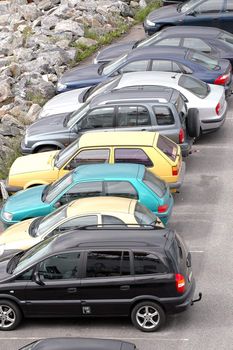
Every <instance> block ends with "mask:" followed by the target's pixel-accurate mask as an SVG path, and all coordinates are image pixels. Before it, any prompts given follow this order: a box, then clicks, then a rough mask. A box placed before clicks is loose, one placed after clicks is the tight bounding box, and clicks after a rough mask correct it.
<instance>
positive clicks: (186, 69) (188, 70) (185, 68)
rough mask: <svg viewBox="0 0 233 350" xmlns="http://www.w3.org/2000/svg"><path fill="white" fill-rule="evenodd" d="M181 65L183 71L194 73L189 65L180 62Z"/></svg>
mask: <svg viewBox="0 0 233 350" xmlns="http://www.w3.org/2000/svg"><path fill="white" fill-rule="evenodd" d="M179 66H180V69H181V72H182V73H185V74H192V72H193V71H192V70H191V69H190V68H189V67H187V66H185V65H184V64H181V63H179Z"/></svg>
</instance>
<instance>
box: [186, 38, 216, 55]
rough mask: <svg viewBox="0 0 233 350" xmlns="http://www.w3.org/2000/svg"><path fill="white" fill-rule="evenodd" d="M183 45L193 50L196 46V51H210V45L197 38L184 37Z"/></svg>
mask: <svg viewBox="0 0 233 350" xmlns="http://www.w3.org/2000/svg"><path fill="white" fill-rule="evenodd" d="M183 46H184V47H186V48H188V49H194V50H196V49H197V48H198V51H202V52H205V53H210V52H211V51H212V50H211V47H210V46H209V45H207V44H206V43H205V42H204V41H203V40H201V39H199V38H184V42H183Z"/></svg>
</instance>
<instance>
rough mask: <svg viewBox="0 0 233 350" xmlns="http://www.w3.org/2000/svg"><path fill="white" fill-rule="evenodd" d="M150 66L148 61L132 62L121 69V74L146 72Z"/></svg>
mask: <svg viewBox="0 0 233 350" xmlns="http://www.w3.org/2000/svg"><path fill="white" fill-rule="evenodd" d="M148 65H149V61H148V60H143V61H135V62H130V63H128V64H126V65H125V66H124V67H122V68H121V69H120V73H130V72H144V71H146V70H147V69H148Z"/></svg>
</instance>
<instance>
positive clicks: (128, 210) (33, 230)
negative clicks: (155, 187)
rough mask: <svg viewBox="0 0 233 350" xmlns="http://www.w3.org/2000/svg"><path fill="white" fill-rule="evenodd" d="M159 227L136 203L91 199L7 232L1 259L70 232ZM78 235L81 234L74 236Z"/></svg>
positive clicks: (0, 247) (0, 243)
mask: <svg viewBox="0 0 233 350" xmlns="http://www.w3.org/2000/svg"><path fill="white" fill-rule="evenodd" d="M149 224H153V225H158V226H159V227H160V228H161V227H164V226H163V224H162V223H161V221H160V220H159V218H157V217H156V215H155V214H153V213H152V212H151V211H150V210H149V209H147V208H146V207H144V206H143V205H141V204H139V203H138V202H137V200H135V199H128V198H121V197H91V198H83V199H78V200H75V201H73V202H70V203H69V204H67V205H65V206H62V207H61V208H59V209H57V210H56V211H54V212H53V213H51V214H49V215H47V216H45V217H38V218H35V219H29V220H25V221H22V222H20V223H18V224H15V225H13V226H11V227H9V228H8V229H6V230H5V231H4V232H3V233H2V234H1V236H0V256H2V255H4V256H7V255H9V254H12V253H14V252H15V251H17V250H26V249H28V248H30V247H32V246H33V245H35V244H37V243H38V242H40V241H42V240H43V239H46V238H48V237H51V236H53V235H55V234H61V233H64V232H67V231H71V230H78V229H82V228H83V229H85V228H86V229H87V228H88V227H93V226H94V227H96V226H97V227H101V226H106V227H109V226H111V227H113V226H114V225H115V226H118V227H119V225H128V226H130V225H132V226H134V225H149ZM74 234H78V231H76V232H74Z"/></svg>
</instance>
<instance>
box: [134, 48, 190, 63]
mask: <svg viewBox="0 0 233 350" xmlns="http://www.w3.org/2000/svg"><path fill="white" fill-rule="evenodd" d="M188 51H190V49H187V48H182V47H175V46H165V45H164V46H163V45H162V46H159V45H158V46H156V48H155V47H154V46H146V47H142V48H137V49H135V50H132V51H130V53H129V54H128V55H127V61H128V60H129V61H130V60H135V59H137V60H139V59H142V60H145V59H157V58H160V57H164V58H168V57H172V58H175V57H181V58H184V57H185V56H186V54H187V53H188Z"/></svg>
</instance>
